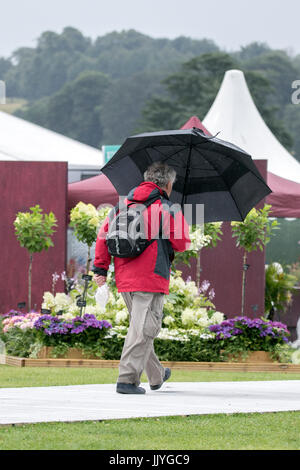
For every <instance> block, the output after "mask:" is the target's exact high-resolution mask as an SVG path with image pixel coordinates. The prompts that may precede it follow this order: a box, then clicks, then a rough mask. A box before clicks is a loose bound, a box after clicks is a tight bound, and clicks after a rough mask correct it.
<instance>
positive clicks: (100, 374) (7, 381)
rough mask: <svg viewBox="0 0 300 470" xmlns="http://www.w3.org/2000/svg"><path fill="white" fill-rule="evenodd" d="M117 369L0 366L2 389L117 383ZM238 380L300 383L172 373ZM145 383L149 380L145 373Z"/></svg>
mask: <svg viewBox="0 0 300 470" xmlns="http://www.w3.org/2000/svg"><path fill="white" fill-rule="evenodd" d="M117 377H118V369H117V368H116V369H98V368H93V369H92V368H80V367H78V368H76V367H72V368H68V367H12V366H4V365H0V388H5V387H47V386H52V385H84V384H107V383H115V382H116V381H117ZM239 380H300V374H293V373H288V372H215V371H194V370H190V371H187V370H186V371H184V370H173V371H172V376H171V379H170V381H173V382H224V381H239ZM142 381H144V382H146V381H147V378H146V376H145V375H144V374H143V376H142Z"/></svg>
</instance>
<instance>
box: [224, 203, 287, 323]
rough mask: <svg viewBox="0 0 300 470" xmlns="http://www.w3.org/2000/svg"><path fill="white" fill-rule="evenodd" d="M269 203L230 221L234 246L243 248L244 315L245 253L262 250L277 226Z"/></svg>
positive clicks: (242, 309)
mask: <svg viewBox="0 0 300 470" xmlns="http://www.w3.org/2000/svg"><path fill="white" fill-rule="evenodd" d="M271 207H272V206H270V205H269V204H265V205H264V207H263V208H262V209H255V208H253V209H252V210H251V211H250V212H249V213H248V214H247V216H246V217H245V220H244V221H243V222H231V228H232V236H233V237H234V238H236V246H237V247H238V248H242V250H243V277H242V308H241V314H242V315H244V304H245V286H246V271H247V269H248V268H249V265H248V264H247V254H248V253H250V252H251V251H254V250H255V251H256V250H257V249H259V250H261V251H263V249H264V246H265V245H266V244H267V243H269V241H270V236H271V234H272V231H273V230H274V229H275V228H276V227H277V225H278V222H277V220H272V221H271V220H270V219H269V218H268V217H269V213H270V211H271Z"/></svg>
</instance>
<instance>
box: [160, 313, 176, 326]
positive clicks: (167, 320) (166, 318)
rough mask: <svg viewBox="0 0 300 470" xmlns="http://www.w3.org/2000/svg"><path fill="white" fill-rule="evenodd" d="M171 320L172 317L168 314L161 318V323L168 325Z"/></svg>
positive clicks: (172, 320) (172, 319)
mask: <svg viewBox="0 0 300 470" xmlns="http://www.w3.org/2000/svg"><path fill="white" fill-rule="evenodd" d="M173 322H174V318H173V317H171V315H168V316H167V317H165V318H164V319H163V323H164V324H165V325H170V324H171V323H173Z"/></svg>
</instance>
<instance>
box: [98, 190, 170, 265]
mask: <svg viewBox="0 0 300 470" xmlns="http://www.w3.org/2000/svg"><path fill="white" fill-rule="evenodd" d="M158 199H161V197H160V196H158V197H156V198H153V199H150V200H149V201H147V202H145V203H144V204H138V203H136V202H131V203H129V204H125V203H122V206H121V207H120V206H119V204H117V205H116V206H115V207H114V209H112V211H111V212H110V214H109V226H108V232H107V235H106V245H107V248H108V252H109V254H110V255H111V256H115V257H117V258H134V257H136V256H139V255H140V254H141V253H143V251H145V250H146V248H148V246H149V245H151V243H153V242H154V240H155V238H154V239H152V240H147V238H146V237H145V230H144V218H143V213H144V211H145V210H146V209H147V208H148V207H149V206H150V205H151V204H153V202H155V201H157V200H158ZM133 205H135V207H132V206H133ZM118 210H119V212H118ZM117 212H118V213H117ZM159 236H161V222H160V228H159Z"/></svg>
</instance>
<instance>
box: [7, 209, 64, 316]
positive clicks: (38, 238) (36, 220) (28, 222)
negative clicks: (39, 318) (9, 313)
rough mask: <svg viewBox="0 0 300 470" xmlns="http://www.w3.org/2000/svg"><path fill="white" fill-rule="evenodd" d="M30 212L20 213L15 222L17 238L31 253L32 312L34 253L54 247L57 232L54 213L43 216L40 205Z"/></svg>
mask: <svg viewBox="0 0 300 470" xmlns="http://www.w3.org/2000/svg"><path fill="white" fill-rule="evenodd" d="M30 211H31V213H30V212H18V214H17V217H16V219H15V221H14V226H15V233H16V237H17V239H18V240H19V243H20V245H21V246H22V247H24V248H26V249H27V251H28V252H29V269H28V311H30V310H31V277H32V276H31V271H32V260H33V253H40V252H41V251H43V250H46V251H47V250H48V249H49V248H50V246H54V244H53V241H52V240H51V235H52V234H53V232H54V231H55V230H54V228H53V227H56V226H57V224H56V217H55V215H54V214H53V212H49V214H42V209H41V208H40V206H39V205H36V206H34V207H30Z"/></svg>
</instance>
